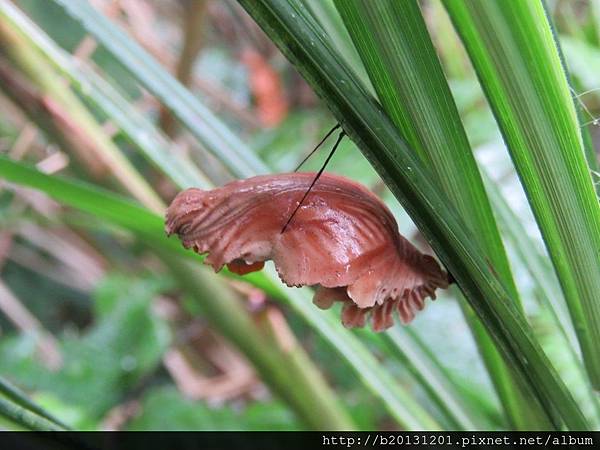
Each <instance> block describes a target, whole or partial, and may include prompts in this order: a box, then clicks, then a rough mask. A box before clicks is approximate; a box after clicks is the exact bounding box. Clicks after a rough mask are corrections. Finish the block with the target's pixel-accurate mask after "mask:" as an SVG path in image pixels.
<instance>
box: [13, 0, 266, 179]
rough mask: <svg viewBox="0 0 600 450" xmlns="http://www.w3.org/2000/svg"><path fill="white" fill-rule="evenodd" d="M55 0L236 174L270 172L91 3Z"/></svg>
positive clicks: (193, 97)
mask: <svg viewBox="0 0 600 450" xmlns="http://www.w3.org/2000/svg"><path fill="white" fill-rule="evenodd" d="M2 1H5V0H2ZM52 1H53V2H54V3H56V4H57V5H58V6H60V7H61V8H62V9H63V10H64V12H65V13H66V14H67V15H68V16H70V17H72V18H73V19H74V20H76V21H77V22H79V23H81V25H82V26H83V27H84V29H85V30H86V31H87V32H88V33H90V34H92V35H93V36H94V38H96V39H97V40H98V42H99V43H100V44H102V45H103V46H104V47H106V48H107V49H108V50H109V51H110V52H111V53H112V54H113V55H114V56H115V57H116V58H117V59H118V60H119V62H120V63H121V64H122V65H123V67H125V68H126V69H127V70H128V71H129V72H130V73H131V74H132V75H133V76H134V77H135V78H136V79H137V80H138V81H139V82H140V83H141V84H142V85H143V86H144V87H145V88H146V89H147V90H148V92H150V93H151V94H152V95H154V96H156V98H158V99H159V100H160V101H161V103H162V104H163V105H165V106H166V107H167V108H169V110H170V111H171V112H172V113H173V115H174V116H175V117H176V118H177V119H178V120H179V121H180V122H181V123H182V124H183V125H185V126H186V127H187V128H188V130H189V131H190V132H191V133H192V134H193V135H194V137H195V138H196V139H198V141H199V142H200V143H201V144H202V146H203V147H204V148H205V149H206V150H207V151H209V152H211V153H213V154H214V155H215V156H216V157H217V159H218V160H219V161H222V162H223V163H224V164H225V167H227V169H228V170H229V171H231V173H232V174H233V175H235V176H236V177H239V178H247V177H250V176H253V175H256V174H257V173H267V172H269V169H268V167H267V166H266V165H265V164H264V163H263V162H262V160H260V159H259V158H258V157H257V156H256V155H255V154H254V152H253V151H252V150H251V149H250V148H249V147H248V146H246V145H245V144H244V143H243V141H242V140H241V139H239V138H238V137H237V136H235V135H234V134H233V133H231V132H230V131H229V130H228V129H227V128H226V127H225V126H224V125H223V124H222V123H221V121H219V120H218V118H217V117H215V116H214V115H213V113H212V112H210V110H209V109H208V108H206V107H205V106H204V105H203V104H202V103H201V102H200V100H198V99H197V98H196V97H195V96H193V95H190V92H189V91H188V90H187V89H186V88H185V87H184V86H183V85H182V84H181V83H180V82H179V81H177V80H176V79H175V78H174V77H173V76H172V75H171V74H170V73H169V72H168V71H167V70H165V69H164V68H162V67H161V66H160V64H158V63H157V62H156V61H155V60H154V59H153V58H152V57H151V56H150V55H148V53H147V52H146V51H145V50H144V49H143V48H141V47H140V46H139V45H138V44H137V43H136V42H135V41H133V40H132V39H129V38H128V37H127V35H126V34H125V33H124V32H123V31H122V30H121V29H120V28H119V27H118V26H116V25H115V24H113V23H111V21H110V20H109V19H107V18H106V17H104V16H103V15H102V14H99V13H98V12H96V11H95V10H94V8H93V7H92V6H91V5H90V4H88V3H87V2H78V1H76V2H73V1H70V0H52ZM199 118H202V119H201V120H198V119H199Z"/></svg>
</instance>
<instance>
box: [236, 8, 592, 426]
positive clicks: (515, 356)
mask: <svg viewBox="0 0 600 450" xmlns="http://www.w3.org/2000/svg"><path fill="white" fill-rule="evenodd" d="M239 2H240V4H241V5H242V6H243V7H244V8H245V9H246V11H248V13H249V14H250V15H251V16H252V17H253V18H254V19H255V21H256V22H257V23H258V24H259V25H260V26H261V28H262V29H263V30H264V31H265V32H266V33H267V34H268V35H269V37H270V38H271V39H272V40H273V41H274V42H275V43H276V44H277V45H278V47H279V48H280V49H281V50H282V51H283V53H284V54H285V55H286V57H287V58H288V59H289V60H290V61H291V62H292V63H293V64H294V65H295V66H296V68H297V69H298V70H299V71H300V73H301V74H302V75H303V76H304V78H305V79H306V80H307V81H308V82H309V83H310V84H311V86H312V87H313V89H315V91H316V92H317V93H318V94H319V95H320V96H321V98H323V99H324V100H325V101H326V104H327V105H328V106H329V108H330V109H331V111H332V113H333V114H334V115H335V117H336V118H337V119H338V121H339V122H340V123H341V124H342V126H343V127H344V129H345V131H346V132H347V133H348V135H349V137H350V138H351V139H353V140H354V141H355V142H356V143H357V144H358V146H359V148H360V149H361V151H362V152H363V153H364V154H365V156H366V157H367V158H368V159H369V161H370V162H371V163H372V164H373V166H374V168H375V169H376V170H377V171H378V172H379V174H380V175H381V176H382V178H383V179H384V181H385V182H386V184H387V185H388V186H389V187H390V189H391V190H392V192H393V193H394V194H395V195H396V197H397V198H398V199H399V200H400V202H401V203H402V204H403V206H404V207H405V209H406V210H407V212H408V213H409V214H410V216H411V217H412V218H413V220H414V221H415V223H416V224H417V226H418V227H419V229H420V230H421V231H422V232H423V234H424V236H425V237H426V238H427V239H428V241H429V243H430V244H431V245H432V247H433V249H434V251H435V252H436V254H437V255H438V256H439V257H440V259H441V260H442V262H443V263H444V264H445V266H446V267H447V268H448V269H449V270H450V272H451V273H452V275H453V276H454V277H455V279H456V280H457V282H458V284H459V286H460V287H461V289H462V291H463V292H464V293H465V296H466V298H467V299H468V300H469V303H470V304H471V306H472V307H473V308H474V310H475V311H476V313H477V315H478V316H479V318H480V319H481V320H482V322H483V323H484V325H485V326H486V328H487V329H488V330H489V331H490V333H491V335H492V337H493V338H494V340H495V341H496V343H497V344H498V346H499V348H500V349H501V351H502V354H503V355H504V356H505V357H506V360H507V361H508V362H509V363H510V364H511V365H513V366H514V367H515V369H517V372H518V374H519V377H520V378H521V380H522V382H523V383H528V384H529V386H530V387H531V388H532V389H533V391H534V392H535V395H536V397H537V398H538V399H539V401H540V402H541V403H542V404H543V405H544V409H545V410H546V411H547V412H548V414H549V416H551V420H552V423H553V424H554V426H555V427H557V428H561V427H563V426H566V427H567V428H569V429H587V428H588V423H587V421H586V419H585V417H584V416H583V414H582V413H581V411H580V410H579V408H578V406H577V404H576V403H575V402H574V400H573V398H572V396H571V395H570V393H569V392H568V390H567V389H566V387H565V386H564V384H563V383H562V380H560V378H559V377H558V375H557V373H556V371H555V370H554V368H553V367H552V365H551V363H550V361H548V359H547V358H546V356H545V355H544V353H543V351H542V350H541V348H540V346H539V344H538V342H537V341H536V339H535V337H534V334H533V331H532V330H531V328H530V327H529V325H528V324H527V323H526V322H525V321H524V320H523V317H522V315H521V314H518V313H516V311H515V307H514V303H513V300H512V299H511V298H510V297H509V295H508V294H507V292H506V289H505V288H504V286H503V285H502V284H501V283H500V282H499V280H498V279H497V278H496V276H495V275H494V273H493V269H492V267H491V266H490V265H489V263H488V262H486V260H485V257H484V255H483V253H482V251H481V249H480V248H479V246H478V245H477V244H476V243H475V242H473V240H472V237H471V236H470V235H469V234H468V233H467V231H466V230H467V227H466V226H465V224H464V222H463V221H462V220H460V218H459V217H458V216H457V215H456V212H455V211H454V210H453V209H452V208H450V207H449V206H448V204H447V200H446V199H445V196H444V195H443V194H442V193H441V192H440V191H439V189H438V188H437V187H436V186H435V185H434V184H433V182H432V181H431V178H432V176H431V172H430V171H429V170H428V169H427V168H425V167H423V165H422V163H421V161H420V160H419V159H418V158H417V157H416V156H415V155H414V152H413V151H412V150H411V149H410V148H409V147H408V146H407V145H406V143H405V142H404V141H403V140H402V138H401V137H400V135H399V134H398V131H397V130H396V128H395V126H394V125H393V123H391V121H390V120H389V118H388V117H387V116H386V115H385V114H384V113H383V112H382V111H381V108H380V107H379V105H377V103H376V102H374V100H373V99H372V98H371V97H370V96H368V95H367V93H366V91H365V89H364V87H363V86H362V85H361V84H360V83H359V82H357V80H356V77H355V76H354V73H353V72H352V70H351V69H349V68H348V67H347V65H346V64H345V63H344V61H343V59H342V58H341V57H340V56H339V55H338V54H337V52H336V51H335V50H333V49H332V48H331V46H330V45H329V41H328V40H327V37H326V35H325V34H324V33H323V31H322V30H321V29H320V27H319V25H318V24H317V23H316V22H315V21H314V19H313V18H312V16H311V15H310V14H309V13H308V12H307V10H306V8H305V7H304V5H303V4H302V3H301V2H300V1H298V0H288V1H287V2H278V1H276V0H258V1H257V0H254V1H249V0H239Z"/></svg>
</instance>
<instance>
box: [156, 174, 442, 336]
mask: <svg viewBox="0 0 600 450" xmlns="http://www.w3.org/2000/svg"><path fill="white" fill-rule="evenodd" d="M314 179H315V174H313V173H288V174H278V175H265V176H257V177H253V178H249V179H246V180H239V181H234V182H232V183H229V184H227V185H225V186H223V187H220V188H217V189H213V190H209V191H203V190H200V189H195V188H191V189H187V190H185V191H183V192H181V193H180V194H179V195H177V197H176V198H175V199H174V200H173V202H172V203H171V205H170V206H169V209H168V211H167V217H166V231H167V233H168V234H169V235H170V234H172V233H175V234H177V235H179V237H180V238H181V241H182V243H183V245H184V247H186V248H193V249H194V250H195V251H196V252H198V253H200V254H204V253H208V256H207V258H206V260H205V263H206V264H210V265H211V266H212V267H213V268H214V269H215V270H216V271H219V270H220V269H221V268H222V267H223V266H224V265H227V267H228V268H229V269H230V270H231V271H233V272H235V273H238V274H242V275H243V274H246V273H249V272H253V271H256V270H260V269H262V267H263V265H264V261H267V260H273V262H274V264H275V268H276V269H277V273H278V274H279V276H280V278H281V280H282V281H283V282H284V283H285V284H287V285H288V286H305V285H308V286H316V287H317V290H316V293H315V296H314V300H313V301H314V303H315V304H316V305H317V306H319V307H321V308H329V307H330V306H331V305H332V304H333V302H336V301H341V302H343V303H344V305H343V309H342V322H343V324H344V325H345V326H347V327H362V326H364V325H365V323H366V320H367V318H368V317H369V316H370V317H371V323H372V327H373V329H374V330H376V331H381V330H384V329H386V328H388V327H390V326H392V325H393V313H394V311H397V312H398V315H399V316H400V318H401V320H402V321H403V322H405V323H407V322H410V321H411V320H412V319H413V317H414V315H415V312H416V311H418V310H421V309H423V307H424V305H425V298H427V297H432V298H434V299H435V290H436V289H437V288H446V287H447V286H448V277H447V274H446V273H445V272H444V271H443V270H442V269H441V268H440V266H439V264H438V263H437V261H436V260H435V259H434V258H433V257H431V256H429V255H425V254H423V253H421V252H419V251H418V250H417V249H416V248H415V247H414V246H413V245H412V244H411V243H410V242H408V241H407V240H406V239H405V238H404V237H403V236H401V235H400V233H399V232H398V225H397V223H396V220H395V219H394V217H393V216H392V214H391V212H390V210H389V209H388V208H387V207H386V206H385V204H384V203H383V202H382V201H381V200H379V198H377V196H375V195H374V194H373V193H371V192H370V191H369V190H368V189H366V188H365V187H364V186H362V185H360V184H358V183H356V182H353V181H351V180H348V179H346V178H344V177H341V176H337V175H332V174H328V173H323V174H322V176H321V177H320V178H319V179H318V181H317V182H316V183H315V184H314V186H313V188H312V189H311V190H310V192H309V193H308V195H306V198H305V199H304V201H302V204H301V206H300V208H298V210H297V211H296V213H295V214H294V216H293V220H291V221H290V222H289V223H287V222H288V220H289V218H290V215H291V214H292V213H293V212H294V211H295V210H296V208H297V206H298V204H299V202H300V201H301V199H302V198H303V197H304V196H305V194H306V193H307V190H308V188H309V186H310V185H311V183H312V182H313V181H314ZM286 223H287V225H286ZM284 226H285V230H284V231H283V232H282V229H283V228H284Z"/></svg>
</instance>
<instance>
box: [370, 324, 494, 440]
mask: <svg viewBox="0 0 600 450" xmlns="http://www.w3.org/2000/svg"><path fill="white" fill-rule="evenodd" d="M381 337H382V341H383V342H384V343H385V344H386V345H387V346H388V347H389V349H390V351H391V352H392V353H393V354H394V355H395V356H396V358H397V359H398V360H399V361H400V362H401V363H402V364H403V365H404V366H406V367H407V369H408V370H409V371H410V373H411V374H412V375H413V377H414V378H415V379H416V380H417V381H418V382H419V385H420V386H421V387H423V389H424V390H425V391H426V392H427V394H428V395H429V397H430V398H431V400H432V401H433V402H434V403H435V404H436V405H437V406H438V408H439V410H440V411H441V412H442V414H443V415H444V416H445V417H446V419H447V420H448V421H449V423H450V425H451V427H452V428H451V429H453V430H481V429H485V428H486V426H488V425H487V424H484V423H485V422H483V421H482V420H481V417H476V416H475V415H474V414H473V411H471V410H470V409H469V407H468V405H467V404H466V403H465V402H464V399H462V398H461V396H460V394H459V392H458V391H456V388H455V386H454V385H453V384H452V381H451V378H450V376H449V375H448V373H447V371H446V370H445V369H444V367H442V366H440V365H438V364H436V363H437V361H436V360H435V358H432V357H431V356H432V355H430V354H429V351H428V349H427V348H426V346H425V345H424V344H423V343H422V342H421V341H420V340H419V339H417V338H416V336H415V335H414V333H412V332H411V330H410V328H408V327H400V326H395V327H393V328H391V329H390V330H388V331H387V333H382V335H381Z"/></svg>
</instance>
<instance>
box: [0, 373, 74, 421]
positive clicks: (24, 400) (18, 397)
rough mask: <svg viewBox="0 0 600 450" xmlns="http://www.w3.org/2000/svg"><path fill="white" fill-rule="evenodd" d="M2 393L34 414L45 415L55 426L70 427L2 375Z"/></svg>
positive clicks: (0, 389)
mask: <svg viewBox="0 0 600 450" xmlns="http://www.w3.org/2000/svg"><path fill="white" fill-rule="evenodd" d="M0 394H2V395H4V396H5V397H6V398H8V399H9V400H11V401H13V402H15V403H16V404H17V405H19V406H21V407H23V408H25V409H26V410H28V411H29V412H31V413H32V414H35V415H38V416H40V417H43V418H44V419H46V420H48V421H49V422H51V423H52V424H54V426H55V427H58V428H60V429H63V430H68V429H69V427H68V426H67V425H65V424H64V423H62V422H61V421H60V420H58V419H57V418H55V417H54V416H53V415H52V414H50V413H48V412H47V411H45V410H44V409H43V408H42V407H40V406H39V405H37V404H36V403H34V402H32V401H31V400H30V399H29V398H28V397H27V395H25V394H24V393H23V392H21V391H20V390H19V389H18V388H16V387H15V386H13V385H12V384H11V383H9V382H8V381H7V380H5V379H4V378H3V377H0Z"/></svg>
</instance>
